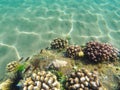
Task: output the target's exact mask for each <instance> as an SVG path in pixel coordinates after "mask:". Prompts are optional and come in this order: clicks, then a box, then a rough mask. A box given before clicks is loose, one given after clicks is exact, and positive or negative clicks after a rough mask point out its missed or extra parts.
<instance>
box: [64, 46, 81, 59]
mask: <svg viewBox="0 0 120 90" xmlns="http://www.w3.org/2000/svg"><path fill="white" fill-rule="evenodd" d="M66 56H67V57H70V58H74V59H76V58H78V57H79V56H83V52H82V49H81V47H80V46H77V45H76V46H74V45H71V46H69V47H67V50H66Z"/></svg>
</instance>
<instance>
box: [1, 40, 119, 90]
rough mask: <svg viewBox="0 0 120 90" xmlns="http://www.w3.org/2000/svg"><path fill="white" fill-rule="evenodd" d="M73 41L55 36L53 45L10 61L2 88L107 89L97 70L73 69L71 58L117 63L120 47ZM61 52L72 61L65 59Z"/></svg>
mask: <svg viewBox="0 0 120 90" xmlns="http://www.w3.org/2000/svg"><path fill="white" fill-rule="evenodd" d="M69 42H70V41H69V40H67V39H66V40H64V39H61V38H57V39H54V40H53V41H52V42H51V44H50V47H48V48H46V49H42V50H41V51H40V53H39V54H37V55H34V56H33V57H28V58H27V59H24V58H21V59H20V60H17V61H12V62H10V63H9V64H7V66H6V69H7V76H8V78H7V79H6V80H4V82H3V83H1V84H0V89H1V90H107V89H106V88H105V87H104V85H102V83H101V80H99V74H98V72H97V71H89V70H87V69H86V68H84V67H83V68H79V67H78V68H77V69H76V68H74V66H73V68H69V67H68V65H69V63H72V62H69V61H75V60H77V61H79V62H81V61H82V62H84V60H85V61H87V62H89V64H98V63H103V62H106V63H109V62H116V61H118V60H119V50H117V49H116V48H114V47H113V46H112V45H110V44H107V43H101V42H96V41H91V42H88V43H86V45H85V46H82V47H81V46H79V45H72V44H70V43H69ZM57 55H58V56H61V57H62V58H67V59H69V60H68V61H67V60H66V61H62V60H61V59H60V58H57ZM56 59H58V60H56ZM54 60H56V61H54ZM50 62H52V63H50ZM45 64H47V65H46V66H45ZM61 67H63V68H64V69H65V68H66V69H67V68H68V69H67V71H70V72H67V71H66V73H65V72H64V73H61V72H62V71H60V70H62V69H61ZM69 69H71V70H69Z"/></svg>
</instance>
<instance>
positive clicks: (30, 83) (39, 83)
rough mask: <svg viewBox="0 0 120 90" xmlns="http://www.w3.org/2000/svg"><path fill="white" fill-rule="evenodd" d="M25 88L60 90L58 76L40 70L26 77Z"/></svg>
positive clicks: (30, 89)
mask: <svg viewBox="0 0 120 90" xmlns="http://www.w3.org/2000/svg"><path fill="white" fill-rule="evenodd" d="M24 80H25V81H24V84H23V90H33V89H34V90H60V83H59V82H58V81H57V77H56V76H55V75H53V74H52V73H51V72H46V71H40V72H37V73H33V74H32V75H31V76H30V77H27V78H25V79H24Z"/></svg>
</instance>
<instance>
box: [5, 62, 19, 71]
mask: <svg viewBox="0 0 120 90" xmlns="http://www.w3.org/2000/svg"><path fill="white" fill-rule="evenodd" d="M18 66H19V62H18V61H12V62H10V63H8V64H7V66H6V69H7V71H8V72H12V71H15V70H16V68H17V67H18Z"/></svg>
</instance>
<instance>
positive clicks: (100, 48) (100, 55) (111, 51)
mask: <svg viewBox="0 0 120 90" xmlns="http://www.w3.org/2000/svg"><path fill="white" fill-rule="evenodd" d="M84 54H85V56H86V57H87V58H88V59H89V60H91V61H94V62H101V61H104V60H110V61H111V60H116V59H117V58H118V51H117V49H115V48H114V47H113V46H112V45H110V44H107V43H99V42H95V41H93V42H88V43H87V44H86V47H85V48H84Z"/></svg>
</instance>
